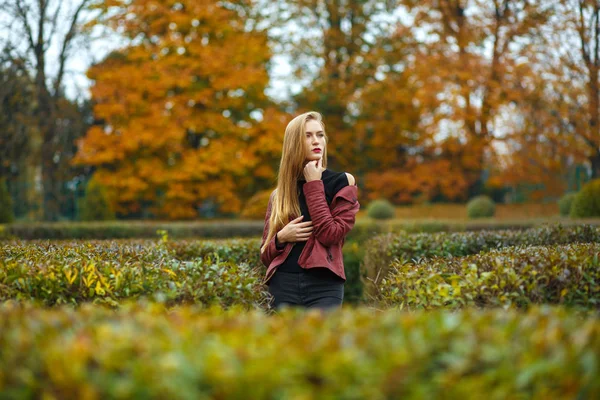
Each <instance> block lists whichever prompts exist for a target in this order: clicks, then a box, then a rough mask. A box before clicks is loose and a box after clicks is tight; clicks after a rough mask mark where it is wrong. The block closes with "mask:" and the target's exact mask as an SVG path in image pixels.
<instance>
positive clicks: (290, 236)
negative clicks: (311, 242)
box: [277, 215, 313, 243]
mask: <svg viewBox="0 0 600 400" xmlns="http://www.w3.org/2000/svg"><path fill="white" fill-rule="evenodd" d="M302 218H304V215H301V216H299V217H298V218H296V219H293V220H291V221H290V222H289V223H288V224H287V225H286V226H284V227H283V229H281V230H280V231H279V232H277V241H278V242H279V243H286V242H290V243H292V242H304V241H307V240H308V238H309V237H310V235H311V234H312V231H313V226H312V221H306V222H300V220H302Z"/></svg>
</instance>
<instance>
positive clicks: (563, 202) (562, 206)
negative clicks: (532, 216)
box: [558, 193, 577, 217]
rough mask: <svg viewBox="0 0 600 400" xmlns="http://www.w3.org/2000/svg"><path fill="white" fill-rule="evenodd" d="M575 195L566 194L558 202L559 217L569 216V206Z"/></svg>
mask: <svg viewBox="0 0 600 400" xmlns="http://www.w3.org/2000/svg"><path fill="white" fill-rule="evenodd" d="M576 195H577V193H567V194H565V195H564V196H562V197H561V198H560V200H558V210H559V212H560V215H562V216H563V217H568V216H569V214H570V213H571V205H572V204H573V200H575V196H576Z"/></svg>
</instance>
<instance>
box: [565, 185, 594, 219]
mask: <svg viewBox="0 0 600 400" xmlns="http://www.w3.org/2000/svg"><path fill="white" fill-rule="evenodd" d="M570 216H571V218H594V217H600V179H594V180H593V181H590V182H588V183H586V184H585V185H583V187H582V188H581V190H580V191H579V192H578V193H577V195H576V196H575V198H574V199H573V204H572V205H571V212H570Z"/></svg>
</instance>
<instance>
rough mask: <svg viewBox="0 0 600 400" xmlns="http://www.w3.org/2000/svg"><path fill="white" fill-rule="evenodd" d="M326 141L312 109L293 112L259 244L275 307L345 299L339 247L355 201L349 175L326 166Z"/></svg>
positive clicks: (333, 305)
mask: <svg viewBox="0 0 600 400" xmlns="http://www.w3.org/2000/svg"><path fill="white" fill-rule="evenodd" d="M327 143H328V137H327V134H326V133H325V124H324V123H323V120H322V117H321V114H319V113H318V112H315V111H311V112H307V113H305V114H301V115H299V116H297V117H295V118H294V119H293V120H292V121H290V123H289V124H288V126H287V128H286V130H285V135H284V138H283V151H282V155H281V162H280V166H279V174H278V177H277V188H276V189H275V190H274V191H273V193H271V197H270V199H269V205H268V206H267V213H266V216H265V226H264V231H263V237H262V243H261V248H260V256H261V261H262V263H263V264H264V265H265V266H266V267H267V272H266V275H265V278H264V280H263V283H264V284H267V285H268V287H269V293H270V294H271V295H272V296H273V302H272V304H271V306H272V307H273V308H274V309H275V310H278V309H280V308H281V307H286V306H299V307H305V308H320V309H329V308H338V307H341V305H342V302H343V299H344V282H345V281H346V274H345V272H344V263H343V257H342V246H343V245H344V240H345V237H346V235H347V234H348V232H350V230H351V229H352V227H353V226H354V221H355V215H356V213H357V212H358V210H359V208H360V204H359V202H358V200H357V197H358V187H357V186H356V182H355V180H354V177H353V176H352V175H351V174H349V173H345V172H334V171H331V170H329V169H327Z"/></svg>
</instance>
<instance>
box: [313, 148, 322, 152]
mask: <svg viewBox="0 0 600 400" xmlns="http://www.w3.org/2000/svg"><path fill="white" fill-rule="evenodd" d="M320 152H321V149H313V153H320Z"/></svg>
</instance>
